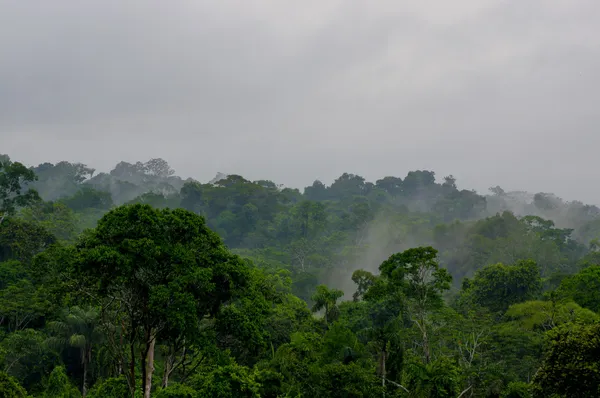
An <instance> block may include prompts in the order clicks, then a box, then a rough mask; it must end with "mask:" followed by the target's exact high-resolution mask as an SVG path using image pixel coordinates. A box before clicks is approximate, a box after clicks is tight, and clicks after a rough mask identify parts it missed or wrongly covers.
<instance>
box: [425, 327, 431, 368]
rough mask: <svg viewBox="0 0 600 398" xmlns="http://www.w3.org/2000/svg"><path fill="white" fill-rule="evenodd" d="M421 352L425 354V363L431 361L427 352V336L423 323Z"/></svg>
mask: <svg viewBox="0 0 600 398" xmlns="http://www.w3.org/2000/svg"><path fill="white" fill-rule="evenodd" d="M423 352H424V353H425V363H429V361H430V360H431V353H430V352H429V336H427V328H425V323H423Z"/></svg>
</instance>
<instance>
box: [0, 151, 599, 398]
mask: <svg viewBox="0 0 600 398" xmlns="http://www.w3.org/2000/svg"><path fill="white" fill-rule="evenodd" d="M0 162H1V163H0V397H25V396H33V397H79V396H81V395H85V396H88V397H108V398H111V397H118V398H121V397H148V396H154V397H161V398H166V397H171V398H173V397H190V398H195V397H264V398H268V397H504V398H507V397H590V396H598V395H600V323H599V320H600V316H599V315H598V311H600V251H599V250H600V242H599V241H598V238H600V209H598V208H597V207H595V206H586V205H584V204H582V203H578V202H564V201H562V200H560V199H559V198H557V197H555V196H553V195H550V194H543V193H539V194H536V195H531V196H528V194H526V193H519V192H512V193H511V192H504V191H503V190H502V189H501V188H499V187H496V188H493V189H491V190H490V191H491V193H490V195H488V196H481V195H478V194H477V193H475V192H473V191H468V190H459V189H458V188H457V186H456V181H455V180H454V178H453V177H451V176H449V177H446V178H445V179H444V180H443V182H442V183H436V181H435V176H434V174H433V173H432V172H429V171H412V172H409V173H408V174H407V175H406V176H405V177H404V178H398V177H385V178H382V179H380V180H377V181H376V182H375V183H370V182H367V181H365V180H364V179H363V178H362V177H360V176H357V175H353V174H343V175H342V176H341V177H340V178H338V179H337V180H336V181H335V182H334V183H333V184H331V185H330V186H325V185H324V184H322V183H321V182H319V181H316V182H315V183H314V184H313V185H312V186H310V187H307V188H306V189H305V190H304V192H300V191H299V190H296V189H290V188H282V187H281V186H278V185H276V184H275V183H273V182H271V181H255V182H251V181H247V180H245V179H244V178H243V177H241V176H236V175H231V176H222V177H221V178H218V179H217V181H213V182H212V183H209V184H201V183H199V182H196V181H193V180H186V181H183V180H182V179H180V178H179V177H176V176H174V172H173V170H172V169H171V168H170V167H169V165H168V164H167V163H166V162H165V161H163V160H161V159H153V160H151V161H149V162H146V163H137V164H128V163H125V162H122V163H120V164H118V165H117V166H116V167H115V168H114V170H112V171H111V172H110V173H109V174H95V173H94V170H92V169H90V168H88V167H87V166H85V165H81V164H72V163H68V162H61V163H58V164H49V163H45V164H42V165H39V166H38V167H35V168H27V167H25V166H23V165H22V164H20V163H16V162H11V161H10V159H9V158H8V157H7V156H1V157H0Z"/></svg>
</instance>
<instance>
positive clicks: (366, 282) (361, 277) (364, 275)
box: [352, 269, 377, 301]
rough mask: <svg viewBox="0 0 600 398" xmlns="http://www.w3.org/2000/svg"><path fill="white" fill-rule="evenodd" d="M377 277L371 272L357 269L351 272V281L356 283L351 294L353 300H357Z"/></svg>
mask: <svg viewBox="0 0 600 398" xmlns="http://www.w3.org/2000/svg"><path fill="white" fill-rule="evenodd" d="M376 279H377V277H376V276H375V275H373V274H372V273H370V272H368V271H365V270H362V269H358V270H356V271H354V272H353V273H352V282H354V283H356V292H354V294H353V295H352V298H353V299H354V301H359V300H360V299H361V298H362V296H363V295H364V294H365V293H366V292H367V291H368V290H369V288H370V287H371V286H373V284H374V283H375V280H376Z"/></svg>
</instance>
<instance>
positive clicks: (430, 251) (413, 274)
mask: <svg viewBox="0 0 600 398" xmlns="http://www.w3.org/2000/svg"><path fill="white" fill-rule="evenodd" d="M379 270H380V271H381V275H383V276H384V277H385V278H387V279H388V280H389V281H390V282H391V283H392V284H393V285H396V286H398V287H400V288H401V290H402V291H403V292H404V295H405V296H406V298H407V300H408V303H409V311H410V312H411V317H412V320H413V322H414V323H415V325H417V327H418V328H419V330H420V332H421V336H422V343H423V356H424V360H425V363H429V362H430V359H431V352H430V346H429V335H428V326H427V316H428V313H429V312H430V311H432V310H435V309H437V308H440V307H441V306H443V300H442V295H441V294H442V293H443V292H444V291H446V290H448V289H450V282H451V281H452V277H451V275H450V274H449V273H448V271H447V270H446V269H444V268H440V265H439V263H438V260H437V250H435V249H434V248H432V247H417V248H413V249H408V250H406V251H404V252H402V253H397V254H394V255H392V256H390V258H388V259H387V260H386V261H384V262H383V263H382V264H381V265H380V266H379Z"/></svg>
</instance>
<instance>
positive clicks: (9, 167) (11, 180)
mask: <svg viewBox="0 0 600 398" xmlns="http://www.w3.org/2000/svg"><path fill="white" fill-rule="evenodd" d="M35 180H36V176H35V173H34V172H33V171H31V170H29V169H28V168H27V167H25V166H23V164H21V163H19V162H14V163H13V162H11V161H10V159H8V158H7V157H4V158H3V159H1V160H0V224H2V222H3V221H4V219H5V218H6V217H7V216H10V215H13V214H14V213H15V212H16V211H17V209H18V208H19V207H24V206H27V205H28V204H30V203H33V202H35V201H37V200H39V195H38V193H37V192H36V191H35V190H33V189H28V190H27V191H25V192H22V185H23V184H24V183H28V182H29V183H30V182H33V181H35Z"/></svg>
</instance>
